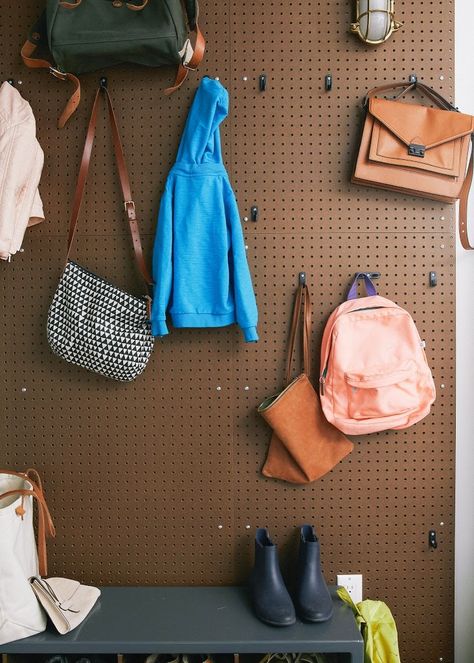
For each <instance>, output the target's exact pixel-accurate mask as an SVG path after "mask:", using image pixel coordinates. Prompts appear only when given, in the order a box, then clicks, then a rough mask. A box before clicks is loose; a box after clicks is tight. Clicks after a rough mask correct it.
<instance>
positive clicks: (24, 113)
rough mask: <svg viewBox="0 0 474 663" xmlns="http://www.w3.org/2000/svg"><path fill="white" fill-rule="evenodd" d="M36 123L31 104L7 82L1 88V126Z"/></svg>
mask: <svg viewBox="0 0 474 663" xmlns="http://www.w3.org/2000/svg"><path fill="white" fill-rule="evenodd" d="M31 121H33V122H34V116H33V111H32V110H31V106H30V104H29V103H28V102H27V101H26V99H23V97H22V96H21V94H20V93H19V92H18V90H16V89H15V88H14V87H13V85H10V83H8V82H7V81H5V82H4V83H2V85H1V86H0V125H4V128H5V126H7V127H9V126H10V127H11V126H15V125H17V124H23V122H31Z"/></svg>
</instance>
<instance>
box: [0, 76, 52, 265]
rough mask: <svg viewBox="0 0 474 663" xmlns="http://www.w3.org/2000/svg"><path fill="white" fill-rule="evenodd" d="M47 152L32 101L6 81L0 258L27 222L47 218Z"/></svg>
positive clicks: (10, 251) (2, 91)
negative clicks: (41, 188) (43, 186)
mask: <svg viewBox="0 0 474 663" xmlns="http://www.w3.org/2000/svg"><path fill="white" fill-rule="evenodd" d="M43 161H44V154H43V150H42V149H41V147H40V144H39V143H38V141H37V140H36V122H35V118H34V116H33V111H32V110H31V106H30V104H29V103H28V102H27V101H26V100H25V99H23V97H22V96H21V95H20V93H19V92H18V90H16V89H15V88H14V87H13V86H12V85H10V84H9V83H7V82H5V83H3V84H2V86H1V87H0V258H1V259H2V260H10V257H11V256H12V255H14V254H15V253H16V252H17V251H18V250H19V249H20V248H21V244H22V242H23V236H24V234H25V231H26V229H27V227H28V226H33V225H35V224H37V223H40V221H43V220H44V213H43V204H42V202H41V198H40V195H39V192H38V184H39V181H40V177H41V171H42V169H43Z"/></svg>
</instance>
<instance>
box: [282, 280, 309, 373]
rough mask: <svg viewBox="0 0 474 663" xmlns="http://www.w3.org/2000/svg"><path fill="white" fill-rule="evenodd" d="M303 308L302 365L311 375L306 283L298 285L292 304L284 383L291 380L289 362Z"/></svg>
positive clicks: (293, 349)
mask: <svg viewBox="0 0 474 663" xmlns="http://www.w3.org/2000/svg"><path fill="white" fill-rule="evenodd" d="M302 309H303V310H304V317H303V365H304V372H305V373H306V375H307V376H308V377H311V351H310V342H311V298H310V295H309V289H308V286H307V285H300V286H299V288H298V290H297V291H296V294H295V303H294V305H293V315H292V318H291V327H290V337H289V341H288V356H287V359H286V370H285V385H287V384H289V383H290V381H291V364H292V362H293V354H294V351H295V344H296V335H297V332H298V326H299V321H300V318H301V311H302Z"/></svg>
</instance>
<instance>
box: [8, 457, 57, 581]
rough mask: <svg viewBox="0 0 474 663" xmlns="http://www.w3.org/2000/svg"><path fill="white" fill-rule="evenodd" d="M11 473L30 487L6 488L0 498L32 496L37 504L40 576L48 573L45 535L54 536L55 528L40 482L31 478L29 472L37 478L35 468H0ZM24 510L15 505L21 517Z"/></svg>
mask: <svg viewBox="0 0 474 663" xmlns="http://www.w3.org/2000/svg"><path fill="white" fill-rule="evenodd" d="M3 472H4V473H5V474H13V475H14V476H18V477H21V478H23V479H25V480H27V481H29V483H30V484H31V486H32V487H31V489H26V488H18V489H16V490H8V491H6V492H5V493H2V494H1V495H0V499H3V498H4V497H10V496H13V495H15V496H21V497H28V496H31V497H34V498H35V500H36V503H37V505H38V562H39V572H40V575H41V576H47V575H48V557H47V551H46V537H54V536H56V530H55V527H54V523H53V519H52V518H51V514H50V512H49V509H48V505H47V504H46V499H45V497H44V493H43V489H42V487H41V479H40V480H39V481H40V483H39V484H37V483H35V481H34V480H33V479H32V478H31V476H30V475H31V474H33V473H34V474H35V476H36V477H38V478H39V475H38V473H37V472H36V470H27V471H26V473H25V474H21V473H20V472H11V471H10V470H2V473H3ZM24 513H25V512H24V510H23V509H22V507H21V506H19V507H17V516H18V517H19V518H23V515H24Z"/></svg>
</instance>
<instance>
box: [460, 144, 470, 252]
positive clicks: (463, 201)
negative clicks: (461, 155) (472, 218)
mask: <svg viewBox="0 0 474 663" xmlns="http://www.w3.org/2000/svg"><path fill="white" fill-rule="evenodd" d="M473 160H474V135H473V136H472V138H471V158H470V159H469V165H468V167H467V172H466V177H465V178H464V183H463V185H462V189H461V194H460V196H459V239H460V240H461V244H462V247H463V249H466V251H474V246H471V244H470V242H469V234H468V219H467V203H468V200H469V190H470V188H471V184H472V175H473V171H474V163H473Z"/></svg>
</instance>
